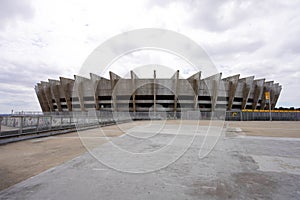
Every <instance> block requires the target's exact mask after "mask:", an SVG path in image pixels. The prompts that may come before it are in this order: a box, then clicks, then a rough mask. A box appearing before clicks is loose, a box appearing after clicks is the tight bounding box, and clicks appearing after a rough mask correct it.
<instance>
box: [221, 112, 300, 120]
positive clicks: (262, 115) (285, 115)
mask: <svg viewBox="0 0 300 200" xmlns="http://www.w3.org/2000/svg"><path fill="white" fill-rule="evenodd" d="M225 119H226V120H227V121H270V120H272V121H300V111H280V110H278V111H276V110H274V111H271V112H269V111H265V110H261V111H227V112H226V118H225Z"/></svg>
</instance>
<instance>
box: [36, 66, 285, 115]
mask: <svg viewBox="0 0 300 200" xmlns="http://www.w3.org/2000/svg"><path fill="white" fill-rule="evenodd" d="M109 73H110V79H106V78H103V77H100V76H98V75H96V74H90V78H85V77H81V76H76V75H75V76H74V79H68V78H63V77H60V80H51V79H49V80H48V82H44V81H42V82H40V83H37V85H36V86H35V91H36V94H37V97H38V100H39V103H40V106H41V108H42V111H43V112H68V111H90V110H100V111H101V110H109V111H130V112H148V111H158V112H159V111H165V112H180V111H184V110H200V111H216V110H222V109H223V110H228V111H230V110H233V111H234V110H243V109H253V110H254V109H260V110H264V109H269V103H268V102H267V100H266V98H265V95H264V94H265V92H270V104H271V108H272V109H274V108H275V106H276V103H277V101H278V98H279V95H280V92H281V89H282V86H281V85H279V83H274V81H265V79H255V78H254V76H250V77H246V78H240V75H239V74H238V75H234V76H230V77H226V78H222V73H218V74H215V75H212V76H210V77H206V78H203V79H202V78H201V72H198V73H196V74H194V75H192V76H190V77H189V78H187V79H183V78H180V74H179V71H176V72H175V74H174V75H173V76H172V77H171V78H169V79H161V78H156V72H155V71H154V73H153V78H150V79H145V78H139V77H138V76H137V75H136V74H135V73H134V72H133V71H131V72H130V76H131V77H130V78H121V77H120V76H118V75H117V74H115V73H113V72H109Z"/></svg>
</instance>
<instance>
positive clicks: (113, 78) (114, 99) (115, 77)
mask: <svg viewBox="0 0 300 200" xmlns="http://www.w3.org/2000/svg"><path fill="white" fill-rule="evenodd" d="M109 76H110V81H111V90H112V94H111V97H112V104H113V110H114V111H117V110H118V108H117V97H116V93H115V91H114V88H115V85H116V84H117V82H118V80H120V79H121V77H120V76H118V75H117V74H115V73H113V72H111V71H110V72H109Z"/></svg>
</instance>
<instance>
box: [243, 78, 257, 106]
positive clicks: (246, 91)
mask: <svg viewBox="0 0 300 200" xmlns="http://www.w3.org/2000/svg"><path fill="white" fill-rule="evenodd" d="M253 80H254V76H250V77H246V78H243V79H240V80H239V81H241V82H243V83H244V87H243V101H242V105H241V109H242V110H243V109H245V108H246V105H247V101H248V98H249V95H250V91H251V89H252V86H253Z"/></svg>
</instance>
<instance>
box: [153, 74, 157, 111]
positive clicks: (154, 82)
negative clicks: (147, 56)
mask: <svg viewBox="0 0 300 200" xmlns="http://www.w3.org/2000/svg"><path fill="white" fill-rule="evenodd" d="M156 87H157V85H156V71H155V70H154V71H153V111H154V112H156Z"/></svg>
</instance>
